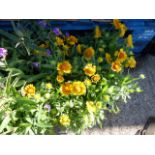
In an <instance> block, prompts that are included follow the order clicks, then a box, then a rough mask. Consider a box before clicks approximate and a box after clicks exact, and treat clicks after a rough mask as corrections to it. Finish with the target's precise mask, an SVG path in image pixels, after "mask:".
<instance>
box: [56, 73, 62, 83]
mask: <svg viewBox="0 0 155 155" xmlns="http://www.w3.org/2000/svg"><path fill="white" fill-rule="evenodd" d="M56 79H57V81H58V82H59V83H62V82H64V77H63V76H62V75H57V78H56Z"/></svg>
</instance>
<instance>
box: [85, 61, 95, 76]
mask: <svg viewBox="0 0 155 155" xmlns="http://www.w3.org/2000/svg"><path fill="white" fill-rule="evenodd" d="M83 70H84V72H85V74H86V75H88V76H92V75H94V74H95V72H96V66H94V65H93V64H87V65H86V66H85V67H84V69H83Z"/></svg>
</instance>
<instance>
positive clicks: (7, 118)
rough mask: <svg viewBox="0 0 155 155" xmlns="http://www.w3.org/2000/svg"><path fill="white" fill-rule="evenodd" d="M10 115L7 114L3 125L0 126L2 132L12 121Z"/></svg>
mask: <svg viewBox="0 0 155 155" xmlns="http://www.w3.org/2000/svg"><path fill="white" fill-rule="evenodd" d="M10 120H11V119H10V115H7V116H6V117H5V118H4V120H3V122H2V123H1V126H0V132H2V131H3V130H4V129H5V128H6V127H7V125H8V124H9V122H10Z"/></svg>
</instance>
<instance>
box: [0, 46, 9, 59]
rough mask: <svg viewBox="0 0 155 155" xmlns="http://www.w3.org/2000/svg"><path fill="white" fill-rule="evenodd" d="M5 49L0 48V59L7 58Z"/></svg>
mask: <svg viewBox="0 0 155 155" xmlns="http://www.w3.org/2000/svg"><path fill="white" fill-rule="evenodd" d="M7 53H8V51H7V49H5V48H0V58H5V57H6V56H7Z"/></svg>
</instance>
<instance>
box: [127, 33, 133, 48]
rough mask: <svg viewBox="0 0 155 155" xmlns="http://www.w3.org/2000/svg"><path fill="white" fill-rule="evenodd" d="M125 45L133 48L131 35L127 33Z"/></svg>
mask: <svg viewBox="0 0 155 155" xmlns="http://www.w3.org/2000/svg"><path fill="white" fill-rule="evenodd" d="M127 46H128V47H130V48H133V41H132V35H131V34H129V35H128V37H127Z"/></svg>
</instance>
